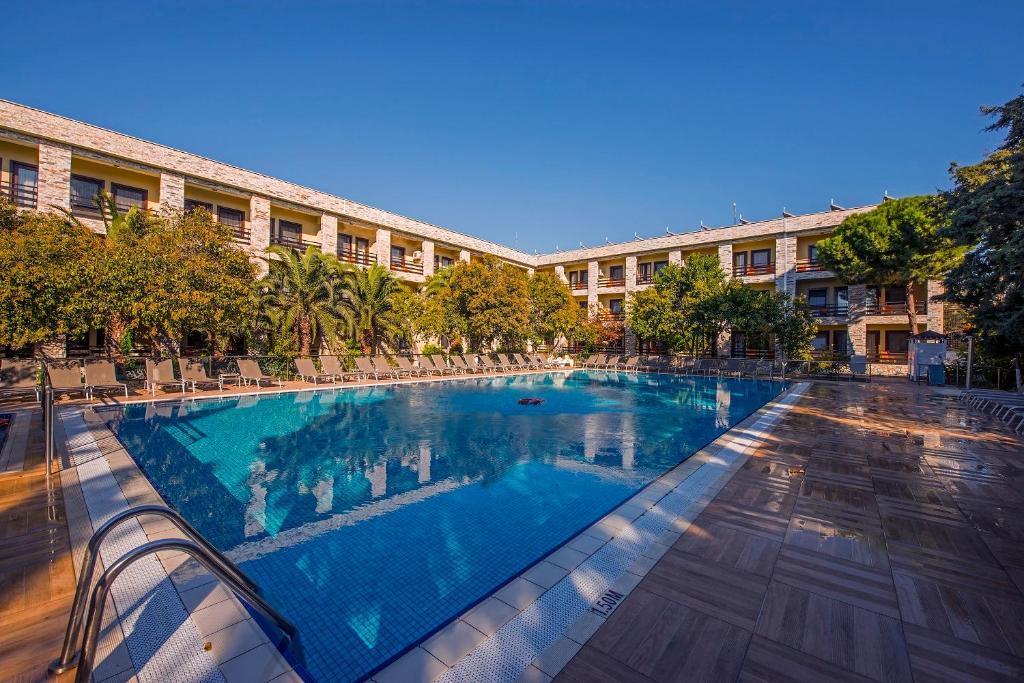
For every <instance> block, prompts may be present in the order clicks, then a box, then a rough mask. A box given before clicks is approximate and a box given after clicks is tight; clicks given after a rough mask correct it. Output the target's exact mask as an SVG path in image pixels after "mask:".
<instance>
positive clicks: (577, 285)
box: [569, 280, 588, 290]
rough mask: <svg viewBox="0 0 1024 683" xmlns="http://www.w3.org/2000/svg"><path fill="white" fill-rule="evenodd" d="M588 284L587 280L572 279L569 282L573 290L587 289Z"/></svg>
mask: <svg viewBox="0 0 1024 683" xmlns="http://www.w3.org/2000/svg"><path fill="white" fill-rule="evenodd" d="M587 286H588V285H587V281H586V280H571V281H570V282H569V289H573V290H577V289H586V288H587Z"/></svg>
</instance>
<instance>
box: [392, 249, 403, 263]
mask: <svg viewBox="0 0 1024 683" xmlns="http://www.w3.org/2000/svg"><path fill="white" fill-rule="evenodd" d="M391 262H392V263H395V264H398V265H400V266H401V265H404V264H405V247H391Z"/></svg>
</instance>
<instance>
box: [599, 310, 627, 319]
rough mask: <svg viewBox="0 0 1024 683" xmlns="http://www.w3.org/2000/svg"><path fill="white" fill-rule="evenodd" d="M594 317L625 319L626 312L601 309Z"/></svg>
mask: <svg viewBox="0 0 1024 683" xmlns="http://www.w3.org/2000/svg"><path fill="white" fill-rule="evenodd" d="M594 317H595V318H596V319H597V320H601V321H621V320H625V319H626V314H625V312H619V313H616V312H615V311H601V312H599V313H598V314H597V315H595V316H594Z"/></svg>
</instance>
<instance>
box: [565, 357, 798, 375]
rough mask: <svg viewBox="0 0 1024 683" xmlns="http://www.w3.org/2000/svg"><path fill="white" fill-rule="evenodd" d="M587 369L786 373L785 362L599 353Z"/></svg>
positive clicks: (756, 373) (703, 373)
mask: <svg viewBox="0 0 1024 683" xmlns="http://www.w3.org/2000/svg"><path fill="white" fill-rule="evenodd" d="M581 365H582V367H584V368H591V369H597V370H618V371H627V372H628V371H637V372H670V373H676V374H688V375H704V376H712V375H713V376H735V377H743V376H744V375H749V376H750V377H774V376H775V375H779V376H782V375H783V374H784V369H785V368H784V366H783V365H782V363H781V362H776V361H771V360H747V359H744V358H698V359H696V360H694V359H687V358H684V359H681V360H678V361H677V360H675V359H673V358H671V357H669V356H646V357H643V358H641V357H640V356H632V355H631V356H623V355H621V354H616V353H595V354H592V355H591V356H590V357H589V358H587V359H586V360H584V361H583V363H582V364H581Z"/></svg>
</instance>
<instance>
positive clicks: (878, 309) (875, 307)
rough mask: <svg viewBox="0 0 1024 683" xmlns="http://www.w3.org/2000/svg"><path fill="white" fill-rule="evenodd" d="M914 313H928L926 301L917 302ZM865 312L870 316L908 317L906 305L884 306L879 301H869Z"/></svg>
mask: <svg viewBox="0 0 1024 683" xmlns="http://www.w3.org/2000/svg"><path fill="white" fill-rule="evenodd" d="M914 311H915V312H917V313H926V312H927V305H926V304H925V302H924V301H915V302H914ZM864 312H865V313H867V314H868V315H906V314H907V305H906V304H905V303H899V304H883V303H881V302H878V301H869V302H868V304H867V306H866V307H865V309H864Z"/></svg>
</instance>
